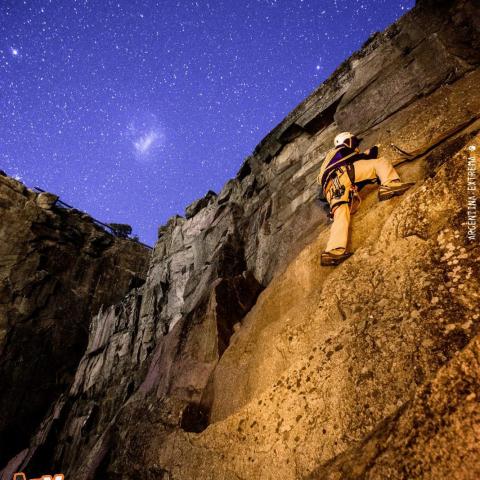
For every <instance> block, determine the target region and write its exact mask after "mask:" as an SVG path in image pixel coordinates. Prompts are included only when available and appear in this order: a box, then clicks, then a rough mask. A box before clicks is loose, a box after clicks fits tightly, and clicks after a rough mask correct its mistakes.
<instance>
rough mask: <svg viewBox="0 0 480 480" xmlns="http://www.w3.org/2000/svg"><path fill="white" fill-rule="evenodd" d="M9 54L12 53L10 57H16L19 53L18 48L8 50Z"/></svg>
mask: <svg viewBox="0 0 480 480" xmlns="http://www.w3.org/2000/svg"><path fill="white" fill-rule="evenodd" d="M10 52H11V53H12V55H13V56H14V57H16V56H17V55H18V53H19V52H18V48H14V47H11V48H10Z"/></svg>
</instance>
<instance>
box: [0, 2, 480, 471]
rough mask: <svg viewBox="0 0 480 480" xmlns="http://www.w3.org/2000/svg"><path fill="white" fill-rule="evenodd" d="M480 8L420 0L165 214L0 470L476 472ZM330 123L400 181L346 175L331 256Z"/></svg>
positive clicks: (333, 131) (471, 4) (479, 321)
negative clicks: (388, 193)
mask: <svg viewBox="0 0 480 480" xmlns="http://www.w3.org/2000/svg"><path fill="white" fill-rule="evenodd" d="M477 12H478V5H477V3H476V2H475V1H474V0H468V1H467V0H465V1H455V2H453V1H451V2H441V4H439V3H438V2H427V1H424V2H418V5H417V6H416V7H415V9H414V10H412V11H411V12H409V13H408V14H407V15H405V17H403V18H402V19H401V20H400V21H399V22H397V23H396V24H394V25H392V26H391V27H390V28H389V29H387V30H386V31H385V32H383V33H381V34H377V35H375V36H374V37H373V38H371V39H370V41H369V42H367V44H366V45H365V46H364V47H363V48H362V50H360V51H359V52H357V53H356V54H354V55H353V56H352V57H351V58H350V59H349V60H348V61H347V62H345V63H344V64H343V65H342V66H341V67H340V68H339V69H338V70H337V71H336V72H335V73H334V74H333V76H332V77H331V78H330V79H329V80H327V81H326V82H325V83H324V84H323V85H321V86H320V87H319V88H318V89H317V90H316V91H315V92H314V93H313V94H312V95H311V96H310V97H309V98H307V99H306V100H305V101H304V102H303V103H302V104H300V105H299V106H298V107H297V108H296V109H295V110H294V111H293V112H292V113H291V114H290V115H289V116H288V117H287V118H286V119H285V120H284V121H283V122H282V123H281V124H280V125H279V126H278V127H276V128H275V129H274V130H273V131H272V132H271V133H270V134H269V135H268V136H267V137H266V138H265V139H264V140H263V141H262V142H261V144H260V145H259V146H258V147H257V148H256V150H255V152H254V154H253V155H252V156H251V157H249V158H248V159H247V160H246V162H245V163H244V165H243V166H242V168H241V169H240V171H239V172H238V174H237V176H236V178H235V179H233V180H231V181H229V182H228V183H227V184H226V185H225V187H224V188H223V190H222V191H221V192H220V193H219V194H218V195H215V194H213V192H209V194H207V196H206V197H205V198H204V199H201V200H200V201H197V202H195V203H194V204H192V205H191V206H189V207H188V208H187V211H186V218H183V217H174V218H172V219H171V220H170V221H169V223H168V224H167V225H166V226H164V227H161V228H160V229H159V240H158V242H157V244H156V246H155V249H154V252H153V254H152V257H151V261H150V268H149V271H148V275H147V280H146V282H145V284H144V285H141V286H137V287H136V288H134V289H132V290H131V291H130V292H129V294H128V295H127V296H125V297H124V299H123V300H122V301H121V302H119V303H117V304H116V305H113V306H110V307H107V308H103V309H101V310H100V312H99V313H98V314H97V315H96V316H95V317H94V318H93V320H92V322H91V325H90V332H89V340H88V346H87V348H86V352H85V355H84V356H83V358H82V359H81V360H80V362H79V365H78V368H77V370H76V374H75V380H74V382H73V385H72V387H71V388H70V390H69V391H68V392H66V393H65V394H64V395H62V396H61V398H60V399H59V400H58V401H57V402H56V403H54V404H53V405H52V407H51V409H50V412H49V414H48V415H46V416H45V418H44V420H43V422H42V423H41V425H39V428H38V430H37V432H36V434H35V435H34V436H33V437H32V439H31V442H30V446H29V448H25V449H23V450H20V449H18V452H16V455H15V456H12V458H11V459H10V461H9V463H8V465H7V466H6V467H5V469H4V471H3V477H4V478H9V477H10V476H11V474H12V473H13V472H15V471H19V470H24V471H26V472H28V473H30V474H31V475H38V474H41V473H46V472H52V473H53V472H55V471H62V472H63V473H65V474H66V476H67V478H68V477H69V476H71V477H72V478H77V479H82V480H88V479H94V478H98V479H104V478H107V479H110V478H112V479H113V478H123V479H138V478H145V479H150V478H152V479H153V478H155V479H168V480H173V479H178V480H186V479H211V480H220V479H222V480H229V479H232V480H233V479H237V480H238V479H271V478H282V479H286V480H288V479H292V480H293V479H301V478H311V479H313V478H319V479H320V478H322V479H323V478H329V479H347V478H348V479H350V478H351V479H354V478H358V479H360V478H362V479H365V478H372V479H374V478H375V479H377V478H378V479H380V478H382V479H383V478H392V479H405V480H406V479H411V478H431V479H434V478H435V479H438V478H458V479H460V478H461V479H465V478H467V479H468V478H472V479H474V478H478V471H479V469H480V461H479V460H478V458H479V456H478V445H479V444H480V443H479V441H480V438H479V436H480V435H479V431H480V429H479V418H480V417H479V411H480V410H479V407H478V405H479V404H478V399H479V398H480V378H479V375H478V368H476V367H477V365H476V364H477V363H478V348H479V347H478V328H479V325H480V310H479V293H478V292H479V286H480V285H479V284H480V275H479V273H480V272H479V265H480V262H479V260H480V249H479V246H478V242H470V241H468V239H467V236H466V222H467V205H468V194H469V193H468V191H467V188H466V168H467V158H468V157H469V156H471V155H472V154H471V151H472V150H469V149H468V147H475V148H476V149H477V150H478V149H480V139H479V136H478V132H479V130H480V120H479V112H480V95H479V94H478V84H479V83H480V69H479V65H480V48H479V47H480V40H479V39H480V37H479V35H480V34H479V30H480V28H479V19H478V15H476V13H477ZM339 130H353V131H355V132H356V133H358V134H359V135H361V137H362V138H363V145H362V146H365V147H368V146H371V145H373V144H380V145H381V147H380V148H381V154H382V155H384V156H386V157H388V158H390V159H392V160H393V161H394V163H395V164H397V166H398V171H399V173H400V175H401V177H402V178H403V179H405V180H407V181H415V182H416V185H415V187H414V188H413V189H412V190H411V191H409V192H408V193H407V194H406V195H405V196H403V197H400V198H394V199H392V200H389V201H388V202H382V203H378V202H377V199H376V189H375V186H369V187H366V188H365V189H364V190H362V192H361V195H362V198H363V202H362V206H361V209H360V211H359V212H358V213H357V214H355V216H354V218H353V221H352V235H351V240H350V244H351V245H350V247H351V248H352V249H353V250H354V251H355V255H353V256H352V257H351V258H350V259H349V260H348V261H346V262H345V263H344V264H342V265H341V266H340V267H337V268H335V269H332V268H324V267H320V265H319V256H320V252H321V251H322V249H323V247H324V245H325V243H326V239H327V236H328V233H329V230H328V223H327V219H326V215H325V213H324V211H323V209H322V207H321V206H320V205H318V203H317V202H316V200H315V198H316V194H317V187H316V186H315V177H316V174H317V172H318V169H319V167H320V164H321V161H322V159H323V156H324V154H325V152H326V151H327V150H328V149H329V148H330V146H331V144H332V139H333V137H334V135H335V134H336V133H337V132H338V131H339ZM391 143H394V144H395V145H396V146H398V147H400V148H401V149H403V150H406V151H408V152H411V153H412V157H411V158H410V157H409V161H406V159H405V158H399V157H398V154H397V153H396V150H395V149H394V148H392V147H391V146H390V145H391ZM460 432H461V435H462V438H461V440H460V441H457V440H455V441H457V443H456V444H455V448H451V445H450V444H451V443H452V441H453V440H452V439H456V438H457V436H458V435H460ZM439 452H440V453H439ZM3 477H2V478H3Z"/></svg>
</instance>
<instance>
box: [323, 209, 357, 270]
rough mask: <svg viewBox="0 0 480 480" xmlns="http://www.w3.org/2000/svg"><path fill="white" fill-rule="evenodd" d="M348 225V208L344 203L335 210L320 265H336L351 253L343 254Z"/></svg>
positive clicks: (346, 240) (345, 246)
mask: <svg viewBox="0 0 480 480" xmlns="http://www.w3.org/2000/svg"><path fill="white" fill-rule="evenodd" d="M349 224H350V207H349V205H348V204H346V203H344V204H342V205H339V206H338V207H336V208H335V210H334V212H333V224H332V227H331V230H330V237H329V239H328V243H327V247H326V249H325V252H324V253H322V256H321V264H322V265H325V266H327V265H338V264H339V263H341V262H343V260H345V259H346V258H348V257H349V256H350V255H351V253H345V250H346V248H347V242H348V227H349Z"/></svg>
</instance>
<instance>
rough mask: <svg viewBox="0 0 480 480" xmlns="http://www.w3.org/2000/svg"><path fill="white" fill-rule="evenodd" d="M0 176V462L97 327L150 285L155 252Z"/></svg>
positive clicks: (18, 444)
mask: <svg viewBox="0 0 480 480" xmlns="http://www.w3.org/2000/svg"><path fill="white" fill-rule="evenodd" d="M57 199H58V197H57V196H56V195H53V194H49V193H40V194H36V193H34V192H32V191H31V190H28V189H27V188H25V186H24V185H23V184H21V183H20V182H17V181H16V180H14V179H12V178H9V177H7V176H0V385H1V386H2V388H0V460H1V461H2V462H3V463H4V462H5V461H7V460H8V458H9V457H10V456H11V455H12V454H14V453H16V452H17V451H18V450H19V449H21V448H24V447H26V446H28V442H29V437H30V436H31V435H32V433H33V431H34V429H35V428H37V427H38V423H39V421H40V420H41V419H42V417H43V416H44V415H45V414H46V413H47V410H48V407H49V406H50V405H51V404H52V402H54V401H55V400H56V399H57V398H58V396H59V395H60V393H61V392H63V391H65V389H66V388H69V387H70V385H71V383H72V380H73V374H74V372H75V370H76V368H77V366H78V362H79V360H80V358H81V357H82V355H83V354H84V352H85V347H86V344H87V340H88V328H89V324H90V320H91V318H92V316H93V314H95V313H96V312H97V311H98V310H99V308H100V306H101V305H102V304H105V305H110V304H112V303H115V302H118V301H119V300H120V299H121V298H122V297H123V295H124V294H125V293H127V292H128V291H129V290H130V288H131V287H132V286H133V285H134V284H135V282H138V281H139V280H140V279H141V278H145V276H146V270H147V266H148V258H149V255H150V252H149V251H148V249H146V248H145V247H142V246H141V245H139V244H138V243H134V242H131V241H126V240H119V239H114V238H113V237H112V236H111V235H109V234H107V233H105V232H104V231H103V230H102V229H100V228H99V227H97V226H96V225H95V224H94V223H92V221H91V219H90V220H89V219H88V218H86V216H85V215H83V214H81V213H80V212H73V211H71V210H65V209H60V208H58V207H55V206H54V205H55V202H56V201H57Z"/></svg>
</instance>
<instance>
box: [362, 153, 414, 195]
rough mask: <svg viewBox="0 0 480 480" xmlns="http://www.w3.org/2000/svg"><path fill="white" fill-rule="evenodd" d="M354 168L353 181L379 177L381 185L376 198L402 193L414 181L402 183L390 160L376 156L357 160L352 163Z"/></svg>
mask: <svg viewBox="0 0 480 480" xmlns="http://www.w3.org/2000/svg"><path fill="white" fill-rule="evenodd" d="M353 167H354V170H355V182H362V181H364V180H373V179H375V178H376V177H378V178H379V179H380V183H381V186H380V188H379V191H378V199H379V200H380V201H381V200H388V199H389V198H392V197H394V196H395V195H402V194H403V193H405V192H406V191H407V190H408V189H409V188H410V187H411V186H412V185H414V183H402V182H401V181H400V177H399V176H398V173H397V172H396V170H395V168H394V167H393V165H392V162H391V161H390V160H387V159H386V158H376V159H372V160H358V161H357V162H354V163H353Z"/></svg>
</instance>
